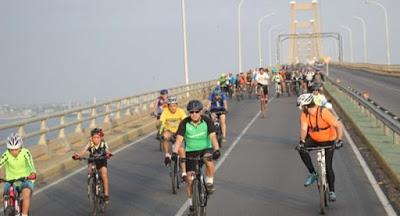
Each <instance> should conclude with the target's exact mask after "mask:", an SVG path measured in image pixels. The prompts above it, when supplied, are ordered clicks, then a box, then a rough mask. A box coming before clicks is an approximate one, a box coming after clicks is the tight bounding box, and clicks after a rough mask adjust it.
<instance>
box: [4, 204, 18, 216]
mask: <svg viewBox="0 0 400 216" xmlns="http://www.w3.org/2000/svg"><path fill="white" fill-rule="evenodd" d="M14 215H15V208H14V207H12V206H7V208H5V209H4V216H14Z"/></svg>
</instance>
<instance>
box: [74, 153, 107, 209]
mask: <svg viewBox="0 0 400 216" xmlns="http://www.w3.org/2000/svg"><path fill="white" fill-rule="evenodd" d="M110 156H112V155H110ZM73 159H74V160H85V161H88V162H89V163H90V174H89V175H88V198H89V208H90V213H91V214H92V215H93V216H97V215H104V214H105V211H106V201H105V197H104V183H103V179H102V178H101V175H100V170H99V169H97V167H96V164H95V161H98V160H104V159H106V160H107V159H109V157H108V156H97V157H79V158H77V159H75V158H74V157H73Z"/></svg>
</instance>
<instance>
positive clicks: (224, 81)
mask: <svg viewBox="0 0 400 216" xmlns="http://www.w3.org/2000/svg"><path fill="white" fill-rule="evenodd" d="M218 84H219V86H221V89H222V91H224V92H228V84H229V80H228V77H227V76H226V74H225V73H222V74H221V76H220V77H219V80H218Z"/></svg>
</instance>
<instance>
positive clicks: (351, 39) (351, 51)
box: [342, 26, 354, 62]
mask: <svg viewBox="0 0 400 216" xmlns="http://www.w3.org/2000/svg"><path fill="white" fill-rule="evenodd" d="M342 28H343V29H345V30H346V31H348V32H349V38H350V39H349V41H350V60H351V62H354V52H353V51H354V50H353V31H352V30H351V29H350V28H349V27H348V26H342Z"/></svg>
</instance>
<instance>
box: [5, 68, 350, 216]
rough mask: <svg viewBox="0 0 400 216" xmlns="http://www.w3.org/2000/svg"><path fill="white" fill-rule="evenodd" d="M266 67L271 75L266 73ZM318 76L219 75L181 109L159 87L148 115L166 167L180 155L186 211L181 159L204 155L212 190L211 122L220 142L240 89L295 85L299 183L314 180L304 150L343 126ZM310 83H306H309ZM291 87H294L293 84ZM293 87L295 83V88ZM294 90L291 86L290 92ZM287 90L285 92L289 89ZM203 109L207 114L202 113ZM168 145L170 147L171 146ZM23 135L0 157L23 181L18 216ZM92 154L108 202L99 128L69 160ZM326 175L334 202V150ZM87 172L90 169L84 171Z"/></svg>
mask: <svg viewBox="0 0 400 216" xmlns="http://www.w3.org/2000/svg"><path fill="white" fill-rule="evenodd" d="M269 71H271V73H270V72H269ZM322 81H323V77H322V75H321V74H320V72H319V70H318V69H315V68H314V67H310V66H302V67H298V66H295V65H284V66H282V67H281V68H280V69H279V70H278V69H277V68H275V67H273V68H271V69H267V68H258V69H256V70H254V71H249V72H247V73H239V74H237V75H236V76H234V75H233V74H232V73H229V74H228V75H226V74H222V75H221V77H220V78H219V80H218V85H216V86H215V87H214V88H213V89H212V91H211V92H210V95H209V97H208V98H207V100H208V101H207V102H206V104H203V102H202V101H200V100H196V99H194V100H190V101H189V102H188V103H187V105H186V112H185V110H184V109H183V108H180V107H179V106H178V105H179V101H178V98H177V97H176V96H169V95H168V90H167V89H162V90H161V91H160V96H159V97H158V98H157V99H156V101H155V102H154V106H153V107H154V109H153V112H152V115H154V116H156V117H157V119H158V124H157V129H158V136H157V137H159V139H160V142H161V143H162V145H161V146H162V151H163V153H164V161H163V162H164V164H165V165H166V166H168V165H169V164H170V163H171V161H172V160H177V158H179V163H180V165H181V171H182V172H181V174H182V179H183V180H184V181H185V182H187V195H188V198H189V203H190V208H189V211H190V213H191V212H193V207H192V200H191V195H192V187H191V183H192V175H193V169H194V164H193V161H190V160H185V158H186V157H197V156H200V157H202V156H205V155H208V156H209V157H208V158H209V159H208V160H207V161H205V166H206V176H207V179H206V187H207V191H209V193H210V194H211V193H213V192H214V191H215V187H214V173H215V165H214V162H213V160H217V159H218V158H219V157H220V156H221V152H220V146H221V143H219V142H218V138H217V133H216V128H215V125H214V121H216V119H217V118H218V120H219V122H220V124H221V131H222V133H221V136H222V137H221V138H222V139H221V142H222V143H224V142H226V135H227V125H226V114H227V112H228V98H229V97H232V96H237V94H238V92H240V91H242V90H243V89H245V88H254V92H255V94H258V95H259V97H264V98H266V100H268V93H269V90H268V88H269V86H270V85H271V83H274V84H275V85H276V86H279V87H275V89H277V90H280V89H281V90H282V91H283V92H290V91H292V90H295V89H294V88H293V89H292V87H293V85H292V83H297V82H298V86H299V88H301V92H300V93H299V94H298V95H299V97H298V98H297V106H298V107H299V109H300V110H301V114H300V122H301V123H300V124H301V126H300V135H299V136H300V142H299V144H298V146H297V150H299V154H300V157H301V159H302V161H303V162H304V164H305V165H306V167H307V169H308V171H309V173H310V174H309V176H308V177H307V179H306V181H305V183H304V185H305V186H309V185H311V184H313V183H314V182H315V181H316V179H317V173H316V172H315V169H314V167H313V165H312V161H311V158H310V155H309V154H308V152H307V151H305V150H304V149H305V148H307V147H310V146H319V145H322V146H327V145H334V146H336V147H338V148H339V147H341V146H342V145H343V141H342V137H343V132H342V128H343V126H342V124H341V123H340V121H338V120H337V119H336V117H335V116H334V115H333V113H332V104H330V103H329V101H328V100H327V99H326V97H325V96H324V95H323V94H322V93H321V92H322V90H323V85H322ZM310 83H311V84H310ZM294 86H297V84H295V85H294ZM296 88H297V87H296ZM295 91H296V90H295ZM288 94H290V93H288ZM205 111H207V112H205ZM170 143H173V144H174V145H173V146H170ZM22 144H23V141H22V138H21V137H20V136H19V135H18V134H11V136H10V137H8V139H7V150H6V151H5V152H4V154H3V155H2V156H1V158H0V167H2V166H5V175H6V179H20V178H21V177H24V178H25V179H24V180H23V181H21V184H20V185H18V189H19V190H20V191H21V194H22V197H23V200H24V202H23V206H22V214H21V215H22V216H26V215H28V211H29V205H30V197H31V195H32V191H33V188H34V180H35V179H36V170H35V167H34V163H33V159H32V155H31V154H30V152H29V150H28V149H26V148H24V147H23V146H22ZM87 153H88V154H89V155H90V156H91V157H92V156H100V155H101V156H106V157H105V158H103V159H102V160H97V161H95V162H94V163H95V165H96V168H97V169H98V170H100V173H101V178H102V180H103V182H104V197H105V200H106V201H107V202H108V200H109V196H110V194H109V185H108V182H109V181H108V174H107V173H108V171H107V159H109V158H110V157H111V156H112V153H111V151H110V149H109V147H108V145H107V142H106V141H105V140H104V132H103V130H102V129H100V128H94V129H92V130H91V133H90V138H89V140H88V143H87V145H85V147H84V148H83V149H82V150H81V151H80V152H78V153H74V154H73V159H75V160H78V159H79V158H81V157H82V156H83V155H85V154H87ZM326 159H327V167H326V168H327V178H328V182H329V185H330V193H329V200H331V201H335V200H336V194H335V191H334V179H335V177H334V172H333V169H332V159H333V150H328V151H327V153H326ZM89 172H91V171H90V169H89ZM8 188H9V184H7V183H5V185H4V194H5V195H6V194H7V192H8Z"/></svg>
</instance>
